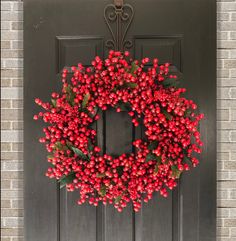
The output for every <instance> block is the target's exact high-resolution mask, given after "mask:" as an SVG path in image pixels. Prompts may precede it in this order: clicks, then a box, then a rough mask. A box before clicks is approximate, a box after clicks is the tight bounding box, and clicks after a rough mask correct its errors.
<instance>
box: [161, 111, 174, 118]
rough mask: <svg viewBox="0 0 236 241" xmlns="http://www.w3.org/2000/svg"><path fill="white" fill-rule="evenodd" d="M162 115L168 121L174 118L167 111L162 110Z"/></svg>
mask: <svg viewBox="0 0 236 241" xmlns="http://www.w3.org/2000/svg"><path fill="white" fill-rule="evenodd" d="M162 113H163V114H164V115H165V117H166V119H167V120H171V119H172V116H171V114H170V113H169V112H167V111H166V110H165V109H162Z"/></svg>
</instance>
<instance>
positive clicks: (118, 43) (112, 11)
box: [104, 0, 134, 51]
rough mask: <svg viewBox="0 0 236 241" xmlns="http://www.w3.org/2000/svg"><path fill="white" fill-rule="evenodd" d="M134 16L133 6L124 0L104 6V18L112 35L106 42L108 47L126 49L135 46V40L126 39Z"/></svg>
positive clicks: (116, 0)
mask: <svg viewBox="0 0 236 241" xmlns="http://www.w3.org/2000/svg"><path fill="white" fill-rule="evenodd" d="M133 17H134V9H133V7H132V6H131V5H130V4H127V3H125V4H124V1H123V0H114V3H113V4H108V5H107V6H106V7H105V8H104V19H105V22H106V24H107V26H108V29H109V31H110V33H111V37H112V38H111V39H108V40H107V41H106V42H105V46H106V47H107V48H109V49H114V50H120V51H124V50H125V49H129V48H131V47H132V46H133V41H132V40H131V39H126V35H127V32H128V29H129V27H130V25H131V23H132V21H133Z"/></svg>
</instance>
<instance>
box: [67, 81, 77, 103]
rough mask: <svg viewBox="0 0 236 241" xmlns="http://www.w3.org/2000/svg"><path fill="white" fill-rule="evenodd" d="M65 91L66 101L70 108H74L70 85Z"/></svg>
mask: <svg viewBox="0 0 236 241" xmlns="http://www.w3.org/2000/svg"><path fill="white" fill-rule="evenodd" d="M65 91H66V100H67V101H68V102H69V103H70V104H71V105H72V106H74V104H75V102H74V99H75V93H74V92H73V90H72V87H71V86H70V85H68V86H67V87H66V88H65Z"/></svg>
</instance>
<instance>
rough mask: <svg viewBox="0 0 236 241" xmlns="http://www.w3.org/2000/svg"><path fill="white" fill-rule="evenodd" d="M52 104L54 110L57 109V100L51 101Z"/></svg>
mask: <svg viewBox="0 0 236 241" xmlns="http://www.w3.org/2000/svg"><path fill="white" fill-rule="evenodd" d="M51 102H52V106H53V107H54V108H56V107H57V100H55V99H51Z"/></svg>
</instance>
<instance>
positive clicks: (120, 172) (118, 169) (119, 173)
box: [116, 166, 123, 177]
mask: <svg viewBox="0 0 236 241" xmlns="http://www.w3.org/2000/svg"><path fill="white" fill-rule="evenodd" d="M116 170H117V173H118V175H119V177H120V176H121V175H122V174H123V167H121V166H119V167H117V168H116Z"/></svg>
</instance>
